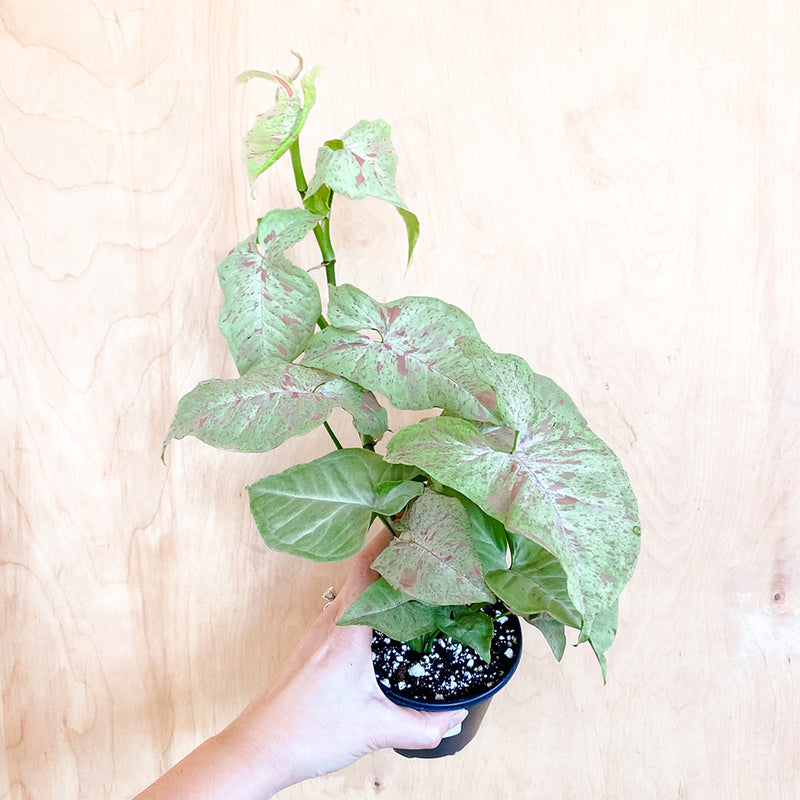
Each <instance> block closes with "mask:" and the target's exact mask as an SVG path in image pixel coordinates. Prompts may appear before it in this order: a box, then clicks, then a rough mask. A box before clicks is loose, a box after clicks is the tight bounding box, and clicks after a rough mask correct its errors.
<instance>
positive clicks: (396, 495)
mask: <svg viewBox="0 0 800 800" xmlns="http://www.w3.org/2000/svg"><path fill="white" fill-rule="evenodd" d="M417 474H418V472H417V470H415V469H413V468H410V467H402V466H398V465H392V464H387V463H386V462H385V461H384V460H383V459H382V458H381V457H380V456H379V455H378V454H377V453H374V452H372V451H369V450H364V449H360V448H352V449H350V448H348V449H344V450H334V451H333V452H332V453H328V454H327V455H325V456H322V457H321V458H318V459H316V460H315V461H312V462H310V463H308V464H299V465H297V466H294V467H290V468H289V469H287V470H284V471H283V472H281V473H279V474H277V475H269V476H267V477H266V478H262V479H261V480H260V481H258V482H256V483H254V484H252V485H251V486H249V487H248V489H247V491H248V493H249V495H250V510H251V511H252V514H253V519H254V520H255V522H256V526H257V527H258V530H259V532H260V533H261V536H262V538H263V539H264V541H265V542H266V544H267V546H268V547H271V548H272V549H274V550H280V551H282V552H286V553H292V554H293V555H299V556H304V557H305V558H310V559H312V560H314V561H339V560H341V559H343V558H349V557H350V556H352V555H354V554H355V553H357V552H358V551H359V550H360V549H361V548H362V547H363V546H364V541H365V539H366V536H367V531H368V529H369V526H370V523H371V522H372V520H373V518H374V516H375V514H385V515H391V514H396V513H397V512H398V511H400V510H401V509H402V508H404V507H405V505H406V504H407V503H408V501H409V500H410V499H411V498H413V497H416V496H417V495H418V494H419V493H420V492H421V491H422V488H423V487H422V484H421V483H419V482H418V481H414V480H412V478H414V477H415V476H416V475H417ZM386 483H391V484H393V487H394V488H393V491H391V492H388V493H387V492H385V491H382V490H381V487H382V486H384V485H385V484H386ZM400 485H402V487H403V489H402V491H401V490H400V489H399V488H398V487H399V486H400Z"/></svg>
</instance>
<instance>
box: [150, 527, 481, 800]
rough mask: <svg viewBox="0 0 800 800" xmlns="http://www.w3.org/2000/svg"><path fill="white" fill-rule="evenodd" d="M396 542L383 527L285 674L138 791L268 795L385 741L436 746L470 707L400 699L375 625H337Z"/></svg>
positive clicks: (258, 799) (176, 797)
mask: <svg viewBox="0 0 800 800" xmlns="http://www.w3.org/2000/svg"><path fill="white" fill-rule="evenodd" d="M389 541H391V536H390V535H389V533H388V531H382V532H381V533H379V534H378V535H377V536H375V538H374V539H372V541H371V542H370V543H369V544H368V545H367V546H366V547H365V548H364V549H363V550H362V551H361V552H360V553H359V554H358V555H357V556H356V557H355V558H354V559H353V565H352V567H351V569H350V574H349V575H348V577H347V580H346V582H345V584H344V586H343V587H342V590H341V591H340V592H339V594H338V595H337V596H336V599H335V600H334V601H333V602H331V603H329V604H328V605H327V606H326V607H325V608H324V609H323V610H322V612H321V613H320V614H319V616H318V617H317V618H316V619H315V620H314V621H313V622H312V623H311V624H310V625H309V626H308V628H307V629H306V631H305V633H304V634H303V636H302V637H301V639H300V641H299V642H298V643H297V645H296V647H295V648H294V650H293V651H292V653H291V655H290V656H289V659H288V660H287V661H286V663H285V665H284V666H283V668H282V669H281V672H280V673H279V675H278V677H277V678H276V679H275V681H274V682H273V683H272V684H270V686H269V687H267V689H266V690H265V691H264V692H263V693H262V694H261V695H260V696H259V697H258V698H256V699H255V700H254V701H253V702H252V703H250V705H249V706H248V707H247V708H246V709H245V710H244V711H243V712H242V713H241V714H240V715H239V716H238V717H237V718H236V719H235V720H234V721H233V722H232V723H231V724H230V725H229V726H228V727H227V728H226V729H225V730H223V731H222V732H221V733H219V734H217V735H216V736H213V737H212V738H211V739H209V740H208V741H206V742H204V743H203V744H202V745H200V747H198V748H197V749H196V750H194V751H193V752H191V753H190V754H189V755H188V756H187V757H186V758H185V759H183V761H181V762H180V763H179V764H177V765H176V766H174V767H173V768H172V769H171V770H169V772H167V773H166V774H165V775H163V776H162V777H161V778H160V779H159V780H158V781H156V783H154V784H153V785H152V786H150V787H149V788H148V789H145V791H144V792H142V793H141V794H140V795H138V796H137V798H136V800H161V798H164V799H166V798H170V800H181V798H192V800H204V798H219V797H234V796H235V797H238V798H240V800H248V798H249V799H250V800H264V799H265V798H268V797H271V796H272V795H273V794H275V793H276V792H278V791H280V790H281V789H284V788H286V787H287V786H291V785H292V784H295V783H299V782H300V781H302V780H305V779H306V778H311V777H316V776H318V775H323V774H325V773H328V772H333V771H334V770H337V769H340V768H341V767H344V766H346V765H348V764H350V763H352V762H353V761H355V760H356V759H358V758H360V757H361V756H364V755H366V754H367V753H369V752H371V751H372V750H378V749H380V748H383V747H399V748H408V749H418V748H419V749H422V748H428V747H436V745H437V744H439V742H440V741H441V739H442V736H443V735H444V734H445V733H446V732H447V731H448V730H449V729H450V728H453V727H455V726H456V725H458V723H459V722H461V721H462V719H463V718H464V716H465V715H466V712H464V711H443V712H439V713H432V712H426V711H415V710H413V709H410V708H403V707H401V706H397V705H395V704H394V703H392V702H391V701H390V700H388V699H387V698H386V697H385V695H384V694H383V692H381V690H380V688H379V687H378V683H377V681H376V680H375V675H374V673H373V670H372V653H371V649H370V646H371V642H372V632H371V631H370V629H369V628H366V627H364V626H361V625H353V626H342V627H340V626H337V625H336V621H337V620H338V618H339V617H340V616H341V614H342V612H343V611H344V610H345V609H346V608H347V607H348V606H349V605H350V604H351V603H352V602H353V600H355V598H356V597H358V595H360V594H361V592H362V591H363V590H364V589H365V588H366V587H367V586H369V584H370V583H372V582H373V581H374V580H376V578H377V577H378V575H377V573H376V572H374V571H373V570H372V569H371V568H370V564H371V563H372V562H373V561H374V560H375V558H376V557H377V555H378V553H379V552H380V551H381V550H382V549H383V548H384V547H385V546H386V545H387V544H388V543H389Z"/></svg>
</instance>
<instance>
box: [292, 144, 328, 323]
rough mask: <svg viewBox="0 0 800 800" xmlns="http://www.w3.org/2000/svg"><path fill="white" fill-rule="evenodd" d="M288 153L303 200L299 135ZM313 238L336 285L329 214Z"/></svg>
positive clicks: (319, 224) (318, 226)
mask: <svg viewBox="0 0 800 800" xmlns="http://www.w3.org/2000/svg"><path fill="white" fill-rule="evenodd" d="M289 153H290V155H291V156H292V171H293V172H294V184H295V186H296V187H297V192H298V194H299V195H300V197H301V199H303V200H305V197H306V192H307V191H308V182H307V181H306V176H305V173H304V172H303V162H302V161H301V159H300V139H299V137H298V138H297V139H295V140H294V142H292V146H291V147H290V148H289ZM332 199H333V195H331V200H332ZM328 214H330V211H328ZM314 238H315V239H316V240H317V244H318V245H319V250H320V253H322V263H323V265H324V266H325V279H326V280H327V281H328V283H329V284H330V285H331V286H336V254H335V253H334V252H333V244H332V243H331V220H330V216H325V217H323V218H322V219H321V220H320V221H319V222H318V223H317V224H316V225H315V226H314ZM321 327H325V326H321Z"/></svg>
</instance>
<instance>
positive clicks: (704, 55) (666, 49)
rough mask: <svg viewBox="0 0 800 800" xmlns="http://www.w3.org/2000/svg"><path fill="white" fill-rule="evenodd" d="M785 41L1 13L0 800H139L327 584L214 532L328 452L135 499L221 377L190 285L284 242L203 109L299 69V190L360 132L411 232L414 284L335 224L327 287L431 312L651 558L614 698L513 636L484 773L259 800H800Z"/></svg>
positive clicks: (796, 239)
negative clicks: (185, 401) (631, 507)
mask: <svg viewBox="0 0 800 800" xmlns="http://www.w3.org/2000/svg"><path fill="white" fill-rule="evenodd" d="M798 41H800V11H798V6H797V4H796V3H795V2H794V0H784V1H783V2H776V1H775V0H759V1H758V2H756V0H736V1H735V2H734V1H733V0H732V2H729V3H724V4H719V3H697V2H667V3H665V2H660V1H659V0H644V1H643V2H636V3H634V2H628V1H627V0H619V1H618V2H579V1H578V0H574V1H573V0H569V1H566V0H550V2H530V1H529V0H516V1H515V2H512V1H511V0H500V1H499V2H498V1H497V0H494V1H493V2H490V1H489V0H471V1H470V2H457V1H456V0H449V2H445V1H444V0H414V1H413V2H400V0H396V2H391V3H389V2H367V0H328V2H322V1H321V0H320V2H313V1H312V0H304V1H295V2H291V3H289V2H276V0H258V1H256V0H241V1H240V2H236V3H228V2H219V1H217V0H214V1H213V2H209V3H199V2H189V1H188V0H170V2H142V0H70V1H69V2H66V1H65V0H62V2H56V0H0V226H1V230H2V235H1V236H0V326H1V328H0V330H1V331H2V333H1V339H0V430H1V431H2V438H1V439H0V441H1V442H2V449H1V450H0V453H2V455H0V522H1V524H2V531H1V533H0V537H1V538H0V626H1V629H2V639H0V648H1V652H0V679H1V680H2V718H1V720H0V725H1V727H2V735H3V741H4V749H3V751H2V754H0V796H2V797H3V798H36V799H37V800H39V799H40V798H51V797H52V798H56V797H57V798H60V799H61V800H72V798H124V797H128V796H131V795H133V794H134V793H135V792H136V791H138V790H139V789H141V788H142V787H143V786H144V785H146V784H147V783H149V782H150V781H151V780H152V779H154V778H155V777H156V775H158V774H159V773H160V772H161V771H162V770H163V769H165V768H167V767H168V766H170V765H171V764H172V763H174V762H175V761H176V760H178V759H179V758H180V757H181V756H182V755H183V754H184V753H186V752H187V751H188V750H189V749H191V748H192V747H193V746H194V745H195V744H197V743H199V742H200V741H201V740H202V739H204V738H205V737H207V736H208V735H210V734H212V733H214V732H215V731H217V730H219V729H220V728H221V727H223V726H224V725H225V724H226V723H227V722H228V721H229V720H230V719H231V718H232V717H233V716H234V715H235V714H236V713H237V712H238V710H239V709H241V708H242V707H243V706H244V705H245V703H246V702H247V701H248V700H249V698H250V697H251V696H252V695H253V694H254V693H255V692H256V691H257V690H258V688H259V687H260V686H262V685H263V684H264V683H265V682H267V681H268V680H269V679H270V677H271V676H272V675H274V674H275V671H276V670H277V669H278V666H279V665H280V663H281V661H282V660H283V658H284V656H285V655H286V653H287V652H288V651H289V649H290V648H291V646H292V644H293V643H294V642H295V641H296V639H297V637H298V636H299V635H300V632H301V631H302V629H303V627H304V625H305V623H306V622H307V621H308V620H309V619H311V617H312V616H313V615H314V614H315V613H316V611H317V610H318V609H319V607H320V604H321V601H320V599H319V594H320V593H321V591H323V590H324V589H325V588H326V587H327V586H328V585H329V584H331V583H337V582H338V581H340V580H341V577H342V575H343V571H344V568H343V567H342V566H341V565H334V566H331V567H322V566H312V565H307V564H302V563H299V562H297V561H295V560H292V559H289V558H285V557H282V556H280V555H276V554H272V553H269V552H267V551H266V550H265V549H264V548H263V547H262V545H261V543H260V540H259V538H258V536H257V534H256V532H255V530H254V529H253V527H252V526H251V523H250V520H249V514H248V511H247V506H246V498H245V495H244V493H243V487H244V486H245V485H246V484H247V483H249V482H252V481H253V480H255V479H257V478H258V477H261V476H262V475H264V474H266V473H268V472H273V471H277V470H279V469H282V468H283V467H284V466H287V465H288V464H290V463H292V462H293V461H295V460H308V459H309V458H310V457H313V456H314V455H317V454H321V453H322V452H324V451H325V450H326V449H327V444H326V442H325V438H324V434H322V433H320V434H319V435H316V434H312V435H310V436H308V437H307V438H306V439H304V440H301V441H295V442H292V443H287V444H286V445H284V446H282V447H281V448H280V449H279V450H277V451H275V452H273V453H271V454H267V455H264V456H242V455H228V454H226V455H223V454H221V453H218V452H216V451H214V450H212V449H210V448H207V447H205V446H203V445H201V444H199V443H197V442H195V441H193V440H185V441H183V442H180V443H177V444H173V445H172V447H171V449H170V451H169V454H168V466H167V467H164V466H163V465H162V464H161V462H160V461H159V448H160V444H161V440H162V437H163V434H164V432H165V430H166V428H167V426H168V424H169V422H170V419H171V415H172V411H173V408H174V404H175V402H176V400H177V399H178V397H179V396H180V395H181V394H182V393H183V392H185V391H187V390H188V389H189V388H191V387H192V386H193V385H194V384H195V383H196V382H197V381H198V380H200V379H203V378H206V377H210V376H214V375H224V376H232V375H233V374H234V368H233V364H232V362H231V360H230V358H229V357H228V356H227V355H226V350H225V343H224V341H223V339H222V337H221V336H220V335H219V333H218V332H217V330H216V327H215V326H216V318H217V314H218V311H219V307H220V304H221V296H220V292H219V289H218V286H217V282H216V275H215V268H216V264H217V262H218V260H219V259H220V258H221V257H222V256H223V255H224V254H225V253H226V252H227V251H228V250H229V249H230V247H231V246H232V245H233V244H235V243H236V242H237V241H239V240H240V239H241V238H244V236H246V235H247V234H248V233H249V232H250V231H251V229H252V228H253V225H254V222H255V219H256V217H257V216H258V215H260V214H263V213H264V211H265V210H267V209H268V208H269V207H272V206H274V205H289V204H294V203H295V200H294V197H293V195H292V191H293V190H292V182H291V177H290V169H289V165H288V162H287V163H286V164H284V165H282V166H281V167H279V168H277V169H276V170H275V171H274V172H273V173H272V175H271V177H269V178H267V179H264V180H263V182H262V183H261V184H260V185H259V188H258V191H257V192H256V196H255V198H254V199H251V198H250V196H249V194H248V188H247V185H246V179H245V175H244V171H243V169H242V168H241V166H240V161H239V154H240V146H239V143H240V139H241V136H242V133H243V132H244V130H245V128H246V126H247V124H248V123H249V121H250V119H251V117H252V115H253V114H254V113H255V112H256V111H259V110H262V109H263V108H265V107H266V106H267V105H268V104H270V102H271V96H272V90H271V89H269V88H265V87H258V86H256V85H254V84H253V85H250V86H248V87H246V88H241V87H235V86H234V84H233V78H234V76H235V75H236V74H237V73H239V72H240V71H242V70H244V69H247V68H264V69H274V68H279V69H282V70H284V71H289V70H291V69H292V67H293V59H292V57H291V55H290V54H289V50H290V49H292V48H293V49H296V50H299V51H300V52H301V53H303V54H304V55H305V56H306V59H307V62H308V63H309V64H321V65H324V66H325V68H326V70H325V73H324V75H323V76H322V78H321V79H320V80H319V82H318V88H319V99H318V103H317V106H316V108H315V109H314V111H313V112H312V116H311V118H310V121H309V124H308V126H307V133H306V134H305V136H304V138H303V152H304V156H305V160H306V163H307V165H308V166H309V167H310V165H311V164H312V163H313V155H314V153H315V151H316V147H317V145H318V144H319V143H320V142H321V141H323V140H324V139H327V138H331V137H334V136H338V135H340V134H341V133H342V132H343V131H344V130H345V129H346V128H348V127H349V126H350V125H352V124H353V123H354V122H356V121H357V120H358V119H361V118H375V117H378V116H380V117H383V118H385V119H387V120H388V121H389V122H390V123H391V124H392V126H393V137H394V140H395V144H396V146H397V148H398V150H399V151H400V153H401V165H400V170H399V174H398V180H399V190H400V193H401V195H402V196H403V197H404V199H405V200H406V201H407V203H408V204H409V206H410V207H411V208H413V209H414V210H415V211H416V213H417V214H418V216H419V218H420V220H421V223H422V238H421V240H420V245H419V248H418V255H417V258H416V262H415V266H414V268H413V270H412V271H411V272H410V273H409V274H408V275H405V274H404V271H403V247H404V244H403V230H402V225H401V223H400V220H399V217H397V215H396V214H395V212H394V210H393V209H390V208H388V207H387V208H384V207H382V206H380V205H378V204H372V203H368V202H367V203H364V204H362V205H358V204H355V203H341V204H340V205H339V206H338V208H337V219H336V221H335V228H334V240H335V243H336V245H337V249H338V255H339V262H340V263H339V270H340V272H339V275H340V279H341V280H353V281H358V282H360V284H361V285H362V286H363V287H364V288H365V289H366V290H367V291H369V292H370V293H372V294H374V295H376V296H378V297H379V298H381V299H391V298H393V297H397V296H400V295H403V294H414V293H420V294H433V295H437V296H439V297H442V298H444V299H446V300H448V301H450V302H454V303H457V304H459V305H461V306H462V307H464V308H465V309H466V310H467V311H468V312H469V313H470V314H471V315H472V316H473V318H474V319H475V321H476V323H477V325H478V328H479V330H481V331H482V333H483V334H484V336H485V338H486V339H487V341H489V343H490V344H492V345H493V346H494V347H495V348H497V349H501V350H508V351H513V352H517V353H519V354H521V355H523V356H525V357H526V358H528V359H529V361H530V362H531V363H532V364H533V365H534V367H535V368H536V369H537V370H538V371H540V372H543V373H545V374H547V375H550V376H552V377H553V378H555V379H556V380H557V381H558V382H559V383H561V384H562V385H563V386H564V387H565V388H566V389H567V390H568V391H569V392H570V393H571V394H572V395H573V396H574V398H575V399H576V400H577V402H578V403H579V405H580V407H581V408H582V409H583V411H584V413H585V414H586V416H587V418H588V419H589V420H590V423H591V424H592V426H593V427H594V429H595V430H596V431H597V432H598V433H600V434H601V435H602V436H604V437H605V438H606V439H607V440H608V441H609V442H610V443H611V444H612V446H613V447H614V448H615V449H616V450H617V452H618V453H619V454H620V456H621V458H622V460H623V462H624V464H625V465H626V467H627V468H628V470H629V472H630V475H631V479H632V482H633V484H634V487H635V489H636V491H637V493H638V496H639V498H640V504H641V512H642V520H643V536H642V544H643V552H642V556H641V560H640V564H639V567H638V571H637V573H636V576H635V578H634V580H633V582H632V583H631V585H630V587H629V588H628V589H627V590H626V592H625V594H624V596H623V600H622V606H621V626H620V633H619V636H618V639H617V642H616V643H615V645H614V647H613V649H612V650H611V651H610V664H609V683H608V686H606V687H605V688H604V687H603V686H602V684H601V681H600V678H599V674H598V670H597V669H596V666H595V665H594V664H593V663H592V657H591V655H590V653H588V652H587V651H586V649H585V648H580V649H577V650H573V649H570V650H569V651H568V652H567V654H566V656H565V659H564V662H563V664H562V665H558V664H556V663H555V661H554V660H553V659H552V657H551V656H550V654H549V652H548V650H547V647H546V645H545V644H544V641H543V640H542V639H541V637H540V636H539V635H538V633H537V632H536V631H534V630H532V629H531V630H530V632H529V635H527V636H526V652H525V656H524V662H523V665H522V667H521V670H520V674H519V675H518V676H517V677H516V678H515V679H514V681H513V682H512V684H511V685H510V686H509V687H508V689H507V690H506V691H505V692H504V693H503V694H502V695H501V696H500V697H499V698H498V699H497V700H496V701H495V704H494V705H493V707H492V710H491V712H490V715H489V716H488V717H487V719H486V722H485V724H484V728H483V729H482V731H481V734H480V736H481V738H480V742H481V744H477V746H476V745H473V747H472V749H471V750H470V751H467V753H465V754H463V755H462V756H459V757H456V758H453V759H448V760H445V761H442V762H437V763H410V762H407V761H405V760H403V759H401V758H400V757H398V756H395V755H394V754H392V753H390V752H388V753H387V752H384V753H378V754H375V755H374V756H371V757H369V758H367V759H365V760H363V761H362V762H360V763H358V764H356V765H354V766H352V767H350V768H348V769H346V770H344V771H342V772H341V773H338V774H336V775H334V776H329V777H327V778H321V779H318V780H315V781H313V782H310V783H308V784H306V785H303V786H300V787H295V788H293V789H290V790H287V791H286V792H285V793H284V795H283V796H285V797H286V798H303V797H314V798H363V797H372V796H375V797H381V798H383V799H384V800H389V798H407V797H431V796H436V797H439V798H444V800H447V798H456V797H458V798H460V800H467V799H468V798H486V797H511V796H517V797H542V798H545V797H547V798H589V797H592V798H637V799H638V798H702V800H707V799H708V798H733V797H736V798H751V797H769V798H772V799H773V800H778V798H794V797H797V796H799V795H800V774H799V768H798V739H799V737H798V720H799V719H800V690H799V689H798V680H800V616H799V614H800V543H799V541H798V523H797V519H798V517H799V516H800V492H799V491H798V487H797V475H798V471H800V438H799V436H798V430H799V429H800V424H799V423H798V418H799V417H800V400H799V399H798V398H799V397H800V287H799V279H798V257H799V256H800V224H798V220H800V147H798V141H800V138H799V137H800V92H798V81H799V80H800V48H798V45H797V43H798ZM265 86H266V85H265ZM373 237H374V238H373ZM298 257H299V258H301V259H302V263H303V264H304V265H305V266H312V265H313V263H314V259H315V258H316V256H315V255H314V254H313V250H308V251H302V248H301V252H300V254H299V256H298Z"/></svg>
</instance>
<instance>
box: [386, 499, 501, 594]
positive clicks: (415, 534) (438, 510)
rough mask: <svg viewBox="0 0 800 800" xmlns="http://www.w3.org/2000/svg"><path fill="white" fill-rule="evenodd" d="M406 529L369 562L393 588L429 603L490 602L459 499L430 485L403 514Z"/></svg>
mask: <svg viewBox="0 0 800 800" xmlns="http://www.w3.org/2000/svg"><path fill="white" fill-rule="evenodd" d="M403 523H404V526H405V530H404V531H403V533H401V534H400V536H399V538H396V539H394V540H393V541H392V542H390V544H389V545H388V546H387V547H386V549H384V550H383V552H381V554H380V555H379V556H378V557H377V559H375V561H374V562H373V564H372V567H373V569H375V570H377V571H378V572H379V573H380V574H381V575H382V576H383V577H384V578H386V580H387V581H388V582H389V583H390V584H391V585H392V586H394V588H395V589H398V590H400V591H403V592H405V594H407V595H408V596H409V597H411V598H412V599H414V600H420V601H422V602H423V603H430V604H432V605H460V604H467V603H476V602H491V601H492V600H494V597H493V596H492V594H491V592H489V591H488V590H487V589H486V584H485V583H484V580H483V575H482V573H481V566H480V561H479V560H478V556H477V554H476V553H475V550H474V549H473V547H472V543H471V541H470V527H471V523H470V519H469V516H468V515H467V512H466V511H465V510H464V507H463V506H462V505H461V503H460V502H459V501H458V500H456V499H455V498H453V497H445V496H444V495H441V494H438V493H437V492H434V491H432V490H430V489H426V490H425V492H423V494H422V495H421V496H420V497H419V498H418V499H417V500H415V501H414V503H412V504H411V505H410V506H409V508H408V510H407V511H406V513H405V514H404V515H403Z"/></svg>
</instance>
